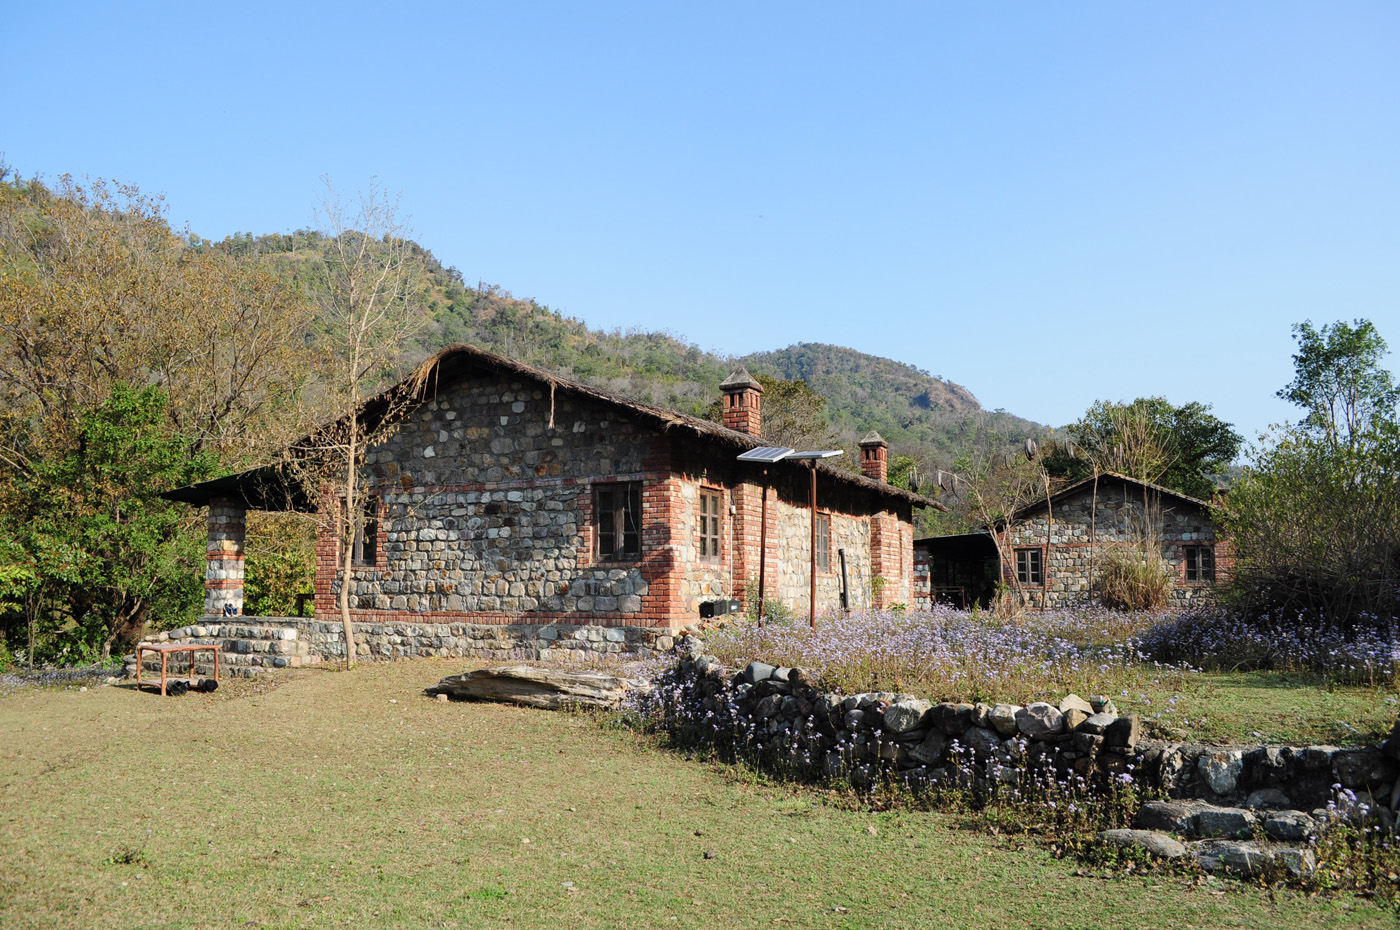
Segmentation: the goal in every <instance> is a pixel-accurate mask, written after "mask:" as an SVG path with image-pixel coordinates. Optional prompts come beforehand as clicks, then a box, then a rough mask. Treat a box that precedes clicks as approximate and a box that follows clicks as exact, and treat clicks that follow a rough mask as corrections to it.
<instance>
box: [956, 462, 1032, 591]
mask: <svg viewBox="0 0 1400 930" xmlns="http://www.w3.org/2000/svg"><path fill="white" fill-rule="evenodd" d="M1028 453H1029V454H1027V455H1025V456H1021V455H1017V454H1010V453H1005V452H993V453H992V454H990V455H987V456H985V457H980V458H974V457H967V458H965V459H962V460H960V461H958V462H957V463H956V465H955V467H956V468H957V469H958V473H957V492H956V493H957V494H958V496H959V497H960V498H961V501H962V505H963V507H965V508H966V511H967V515H968V517H969V518H970V520H969V522H972V523H975V524H980V525H981V526H983V527H985V528H986V531H987V535H989V536H990V537H991V539H992V544H993V545H994V546H995V547H996V550H997V566H998V572H999V574H1000V576H1001V578H1002V579H1003V580H1002V583H1003V584H1005V585H1006V586H1007V589H1009V593H1010V594H1011V597H1010V598H1008V599H1006V600H1005V601H1004V602H1001V601H1000V600H999V606H1001V604H1002V603H1004V605H1005V606H1006V607H1007V608H1009V609H1010V610H1011V611H1012V612H1018V611H1019V610H1020V609H1021V608H1022V607H1024V606H1025V602H1026V596H1025V592H1024V591H1023V590H1022V588H1021V582H1020V579H1019V577H1018V576H1017V573H1016V561H1015V552H1014V550H1013V548H1012V530H1013V528H1014V522H1015V519H1016V513H1017V512H1018V511H1019V510H1021V508H1023V507H1025V506H1026V505H1027V504H1029V503H1031V502H1032V501H1035V500H1038V499H1040V498H1042V496H1043V497H1044V498H1045V500H1046V502H1047V506H1048V503H1049V496H1050V484H1049V481H1050V479H1049V476H1048V475H1047V474H1046V472H1045V469H1044V467H1043V466H1042V465H1041V463H1040V461H1039V459H1038V458H1037V457H1036V455H1035V452H1034V451H1033V447H1032V446H1028Z"/></svg>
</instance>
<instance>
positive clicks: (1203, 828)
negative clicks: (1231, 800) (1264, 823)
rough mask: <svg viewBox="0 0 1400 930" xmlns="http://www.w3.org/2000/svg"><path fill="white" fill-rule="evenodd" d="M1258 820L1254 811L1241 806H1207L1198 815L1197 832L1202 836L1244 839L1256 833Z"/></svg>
mask: <svg viewBox="0 0 1400 930" xmlns="http://www.w3.org/2000/svg"><path fill="white" fill-rule="evenodd" d="M1257 822H1258V818H1257V817H1255V815H1254V812H1253V811H1247V810H1244V809H1243V808H1239V807H1206V808H1202V809H1201V811H1200V813H1198V814H1197V815H1196V832H1197V833H1199V834H1200V835H1201V836H1219V837H1225V838H1227V839H1244V838H1246V837H1248V836H1250V835H1252V834H1253V833H1254V825H1255V824H1256V823H1257Z"/></svg>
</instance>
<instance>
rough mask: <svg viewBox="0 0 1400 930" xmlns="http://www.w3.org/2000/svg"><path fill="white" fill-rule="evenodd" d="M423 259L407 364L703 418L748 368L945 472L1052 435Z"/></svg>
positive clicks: (808, 350) (830, 356) (875, 362)
mask: <svg viewBox="0 0 1400 930" xmlns="http://www.w3.org/2000/svg"><path fill="white" fill-rule="evenodd" d="M195 241H196V243H197V246H198V247H208V248H217V249H220V250H225V251H228V252H230V253H233V254H247V253H260V254H264V255H268V254H272V255H276V256H278V257H280V258H282V259H283V261H284V262H285V264H286V265H287V266H288V267H290V268H292V269H293V270H295V269H296V268H297V266H298V265H299V264H300V263H301V261H302V260H304V259H306V258H310V257H313V256H315V255H316V254H317V253H319V252H320V251H321V249H323V248H324V245H325V241H324V240H323V238H322V237H321V235H320V234H319V233H317V232H314V231H307V230H298V231H296V232H295V233H291V234H273V235H267V236H257V237H254V236H253V235H252V234H243V235H235V236H231V237H229V238H227V239H225V240H223V241H222V242H219V243H209V242H204V241H200V240H197V239H196V240H195ZM415 249H416V251H417V255H418V257H419V258H420V259H421V261H422V264H423V267H424V270H425V272H424V275H423V277H422V279H421V280H420V281H419V282H418V283H417V285H416V286H415V296H414V301H415V303H416V304H417V305H418V307H419V312H420V313H421V314H422V317H423V322H424V329H423V332H422V335H421V336H420V337H419V339H418V340H417V343H416V344H415V345H413V346H410V347H406V349H405V357H404V361H405V363H406V364H414V363H416V362H417V361H419V360H420V359H421V358H422V357H423V356H424V355H426V354H429V353H431V352H434V351H436V350H438V349H440V348H442V347H443V346H446V345H450V344H452V343H456V342H469V343H472V344H474V345H478V346H481V347H482V348H485V349H489V350H491V351H494V352H500V353H501V354H503V355H508V356H510V357H512V358H516V359H519V360H520V361H523V362H526V363H528V364H532V365H537V366H539V367H542V368H547V369H549V370H551V371H555V372H558V373H559V374H561V375H564V376H565V377H570V378H574V379H576V380H579V381H583V382H585V383H587V384H591V385H594V386H596V387H601V388H605V389H608V390H612V391H616V392H618V393H621V394H625V395H627V396H629V397H635V398H637V399H638V400H646V401H650V402H652V403H656V404H660V405H662V406H667V407H671V408H674V409H677V410H681V411H684V412H686V413H691V414H695V415H699V416H703V415H705V413H706V410H707V408H709V407H710V405H711V404H712V402H713V401H714V400H715V398H716V397H717V396H718V395H719V384H720V382H721V381H723V380H724V378H725V376H726V375H728V374H729V373H730V372H731V371H732V370H733V369H734V368H735V366H736V365H738V364H740V363H742V364H744V365H746V366H748V367H749V368H750V370H751V371H753V372H754V373H755V374H763V375H768V376H772V377H777V378H784V379H788V380H802V381H804V382H806V383H807V384H808V385H809V386H811V387H812V388H813V389H814V390H816V391H817V392H818V393H820V394H821V395H822V396H823V397H825V398H826V402H827V414H828V415H829V416H830V418H831V421H832V425H833V426H834V427H835V428H836V430H837V432H838V433H839V435H840V438H841V439H842V440H843V442H845V443H846V444H848V445H853V444H854V441H855V440H856V439H857V438H858V437H859V436H860V435H862V434H864V433H865V432H867V431H869V430H871V429H875V430H879V431H880V433H881V434H882V435H883V436H884V437H885V438H886V439H888V440H889V441H890V443H891V445H892V447H893V449H894V451H896V452H899V453H903V454H907V455H913V456H915V457H916V458H918V459H921V460H923V461H924V462H925V463H926V464H928V465H943V466H946V465H947V464H949V463H950V462H951V461H952V459H953V458H955V457H956V456H957V455H959V454H960V453H962V452H966V451H971V450H983V451H985V450H987V449H989V448H1009V447H1012V446H1018V445H1019V444H1020V443H1021V442H1023V441H1024V439H1025V438H1026V437H1027V436H1029V435H1038V434H1040V433H1043V432H1044V430H1045V428H1044V427H1042V426H1040V425H1038V424H1035V423H1032V422H1030V421H1028V420H1023V419H1021V418H1019V417H1015V416H1012V415H1011V414H1007V413H1005V412H1001V411H997V412H988V411H984V410H983V409H982V408H981V406H980V405H979V404H978V402H977V399H976V397H974V396H973V394H972V393H971V392H970V391H968V390H967V389H966V388H964V387H962V386H960V385H957V384H953V383H952V382H949V381H945V380H942V379H940V378H936V377H933V376H932V375H930V374H929V373H928V372H926V371H923V370H921V369H919V368H915V367H914V366H912V365H907V364H904V363H902V362H896V361H893V360H891V359H887V358H880V357H877V356H873V355H866V354H865V353H862V352H857V351H855V350H854V349H847V348H842V347H840V346H831V345H821V344H806V343H804V344H799V345H795V346H790V347H788V348H786V349H781V350H778V351H775V352H762V353H756V354H754V355H750V356H746V357H744V358H742V359H732V358H724V357H721V356H719V355H715V354H713V353H711V352H707V351H704V350H703V349H701V348H699V347H698V346H696V345H695V344H693V343H691V342H689V341H688V340H686V339H685V338H684V337H683V336H680V335H677V334H673V333H669V332H652V331H643V330H640V329H633V330H627V331H622V330H612V331H604V330H597V329H592V328H590V327H589V326H588V325H587V324H585V323H584V322H582V321H580V320H577V319H574V318H572V317H568V316H564V315H563V314H560V313H558V312H556V311H553V310H551V309H549V308H548V307H546V306H543V305H541V304H539V303H536V302H535V301H533V300H528V299H521V298H517V297H514V296H512V295H511V294H510V292H509V291H506V290H504V289H502V288H500V287H497V286H494V285H488V284H485V283H484V282H478V283H477V284H476V285H475V286H471V285H468V284H467V283H466V282H465V281H464V280H463V278H462V275H461V273H460V272H458V270H457V269H456V268H449V267H444V266H443V265H442V263H441V262H439V261H438V260H437V258H436V257H435V256H434V255H433V254H432V252H431V251H429V250H427V249H424V248H422V247H421V246H415ZM306 283H308V284H312V282H311V281H309V280H308V281H307V282H306Z"/></svg>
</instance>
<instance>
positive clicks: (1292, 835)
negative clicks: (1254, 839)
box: [1264, 811, 1317, 843]
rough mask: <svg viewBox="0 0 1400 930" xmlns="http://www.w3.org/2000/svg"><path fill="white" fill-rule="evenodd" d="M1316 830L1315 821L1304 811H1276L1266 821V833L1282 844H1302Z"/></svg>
mask: <svg viewBox="0 0 1400 930" xmlns="http://www.w3.org/2000/svg"><path fill="white" fill-rule="evenodd" d="M1316 830H1317V825H1316V824H1315V823H1314V822H1313V819H1312V818H1311V817H1309V816H1308V815H1307V814H1305V813H1303V812H1302V811H1275V812H1273V813H1270V814H1269V815H1268V816H1267V817H1266V818H1265V820H1264V832H1265V833H1267V834H1268V835H1269V839H1272V840H1278V841H1279V842H1280V843H1301V842H1302V841H1304V840H1306V839H1307V838H1308V837H1309V836H1311V835H1312V834H1313V833H1314V832H1316Z"/></svg>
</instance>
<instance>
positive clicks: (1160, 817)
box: [1133, 801, 1205, 836]
mask: <svg viewBox="0 0 1400 930" xmlns="http://www.w3.org/2000/svg"><path fill="white" fill-rule="evenodd" d="M1203 807H1205V805H1204V804H1202V803H1201V802H1200V801H1148V802H1146V803H1145V804H1143V805H1142V806H1141V807H1139V808H1138V812H1137V816H1136V817H1134V818H1133V824H1134V825H1135V826H1138V827H1141V828H1143V829H1145V830H1166V831H1168V832H1169V833H1180V834H1182V835H1183V836H1190V835H1191V834H1193V833H1195V832H1196V815H1197V814H1199V813H1200V812H1201V809H1202V808H1203Z"/></svg>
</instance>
